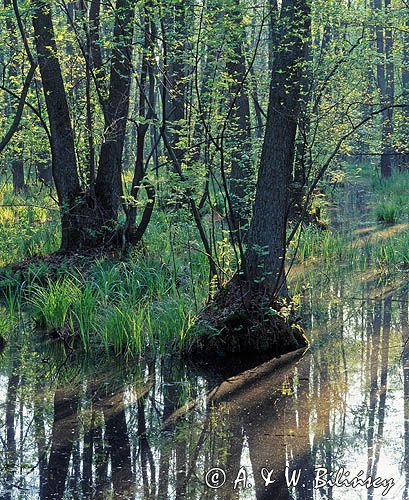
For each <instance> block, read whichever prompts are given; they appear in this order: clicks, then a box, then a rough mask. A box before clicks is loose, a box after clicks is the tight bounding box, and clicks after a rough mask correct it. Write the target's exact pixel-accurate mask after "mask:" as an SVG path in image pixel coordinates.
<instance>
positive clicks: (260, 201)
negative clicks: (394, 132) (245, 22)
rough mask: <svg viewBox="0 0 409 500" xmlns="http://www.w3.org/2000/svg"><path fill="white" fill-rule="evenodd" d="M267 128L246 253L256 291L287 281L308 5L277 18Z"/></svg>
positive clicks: (295, 2)
mask: <svg viewBox="0 0 409 500" xmlns="http://www.w3.org/2000/svg"><path fill="white" fill-rule="evenodd" d="M279 25H280V28H279V30H280V32H279V38H278V39H279V40H281V41H282V43H281V45H280V47H278V49H277V52H276V54H275V58H274V63H273V69H272V75H271V84H270V96H269V105H268V111H267V121H266V132H265V136H264V142H263V148H262V153H261V161H260V167H259V171H258V180H257V187H256V198H255V203H254V210H253V215H252V219H251V223H250V229H249V234H248V249H247V252H246V254H245V273H246V279H247V281H248V283H249V284H250V286H251V287H252V288H253V289H254V290H257V292H262V293H265V292H266V293H267V294H268V295H270V296H271V295H272V294H275V293H276V292H277V290H278V288H279V287H280V286H282V285H283V280H284V259H285V253H286V226H287V216H288V196H289V188H290V182H291V172H292V169H293V161H294V153H295V134H296V130H297V120H298V116H299V112H300V110H299V97H300V81H301V65H302V63H303V61H304V58H305V42H304V40H305V38H306V36H307V35H308V33H309V25H310V15H309V5H308V2H307V1H305V0H285V1H284V2H283V5H282V10H281V19H280V21H279Z"/></svg>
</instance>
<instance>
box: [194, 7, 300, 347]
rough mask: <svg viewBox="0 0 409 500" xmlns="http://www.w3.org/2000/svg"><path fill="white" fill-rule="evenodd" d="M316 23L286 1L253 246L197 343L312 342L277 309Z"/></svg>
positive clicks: (205, 316) (211, 309) (206, 316)
mask: <svg viewBox="0 0 409 500" xmlns="http://www.w3.org/2000/svg"><path fill="white" fill-rule="evenodd" d="M309 27H310V7H309V2H308V0H284V1H283V3H282V7H281V13H280V19H279V21H278V23H277V30H278V33H277V38H276V40H279V45H278V46H277V47H276V48H275V51H274V62H273V66H272V71H271V80H270V94H269V102H268V111H267V119H266V131H265V136H264V142H263V147H262V152H261V159H260V164H259V168H258V178H257V185H256V195H255V202H254V206H253V212H252V216H251V221H250V227H249V232H248V237H247V250H246V252H245V254H244V258H243V262H242V263H241V267H240V270H239V272H238V273H237V274H236V276H235V277H234V278H233V279H232V280H231V281H230V282H229V283H228V284H227V285H226V286H225V287H224V288H223V289H222V290H221V291H220V292H219V293H218V294H217V295H216V296H215V298H214V300H213V301H212V302H210V304H209V305H208V307H207V308H206V309H205V310H204V311H203V313H202V322H203V324H205V325H206V326H207V327H209V326H210V327H213V328H216V329H217V330H219V332H221V333H220V334H219V335H210V336H208V335H204V336H203V337H202V338H201V340H200V341H199V342H198V344H197V345H196V344H195V345H194V346H193V350H196V349H197V350H200V351H201V352H203V351H208V352H210V351H219V352H220V351H225V352H230V353H240V352H241V353H249V352H251V351H253V352H266V351H268V352H272V351H275V352H285V351H290V350H292V349H295V348H297V347H302V346H303V345H305V344H306V340H305V337H304V336H303V334H302V332H301V331H300V330H299V329H298V328H297V327H293V326H291V325H289V324H288V323H286V321H285V320H284V319H283V318H282V316H280V314H278V312H279V310H280V308H281V307H282V297H283V296H285V295H286V283H285V269H284V262H285V255H286V247H287V231H286V229H287V220H288V206H289V191H290V184H291V174H292V170H293V162H294V153H295V137H296V130H297V120H298V116H299V112H300V109H299V108H300V105H299V103H300V92H301V78H302V70H303V65H304V61H305V51H306V41H307V38H308V34H309V32H310V30H309Z"/></svg>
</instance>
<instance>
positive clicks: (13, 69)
mask: <svg viewBox="0 0 409 500" xmlns="http://www.w3.org/2000/svg"><path fill="white" fill-rule="evenodd" d="M10 6H11V1H10V0H4V7H6V8H9V7H10ZM6 27H7V31H8V33H9V34H10V41H11V45H12V46H13V47H17V46H18V45H17V37H16V36H15V27H14V26H13V23H12V21H11V18H10V17H6ZM10 57H13V54H10ZM9 68H10V69H9V76H10V78H11V81H17V77H18V66H17V64H16V62H15V61H13V60H11V61H10V64H9ZM13 108H14V107H13V106H12V104H11V102H10V104H9V112H10V116H12V115H14V114H15V110H14V109H13ZM11 172H12V175H13V191H14V194H18V193H21V192H22V191H24V189H25V187H26V186H25V179H24V160H23V158H22V144H21V142H20V144H19V146H18V147H17V148H15V147H14V148H12V150H11Z"/></svg>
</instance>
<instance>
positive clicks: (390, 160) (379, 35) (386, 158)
mask: <svg viewBox="0 0 409 500" xmlns="http://www.w3.org/2000/svg"><path fill="white" fill-rule="evenodd" d="M374 8H375V10H376V11H379V12H382V11H384V12H389V10H390V0H385V3H384V4H383V1H382V0H374ZM392 48H393V35H392V30H391V29H390V28H389V27H387V28H386V29H385V30H384V29H383V27H382V26H379V25H378V26H377V27H376V51H377V53H378V57H379V58H380V61H379V62H378V64H377V80H378V88H379V95H380V99H381V102H382V105H383V106H385V105H388V106H389V105H391V104H393V100H394V92H395V91H394V86H395V84H394V65H393V60H392V57H393V56H392ZM381 117H382V144H381V148H382V154H381V176H382V177H389V176H390V175H391V174H392V170H393V166H394V162H395V151H394V148H393V145H392V133H393V108H392V107H390V108H389V109H387V110H385V111H384V112H383V113H382V115H381Z"/></svg>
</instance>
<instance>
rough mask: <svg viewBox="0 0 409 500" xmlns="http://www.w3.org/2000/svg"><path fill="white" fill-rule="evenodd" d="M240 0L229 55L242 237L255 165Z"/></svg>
mask: <svg viewBox="0 0 409 500" xmlns="http://www.w3.org/2000/svg"><path fill="white" fill-rule="evenodd" d="M239 1H240V0H235V1H234V6H233V12H232V13H231V16H232V17H233V20H234V21H235V24H237V25H238V26H239V28H238V29H239V30H240V33H238V32H237V28H236V27H235V28H234V31H233V36H234V40H233V47H232V53H233V54H234V55H233V58H229V60H228V61H227V64H226V69H227V73H228V75H229V77H230V78H231V82H232V83H231V85H230V89H229V90H230V96H231V103H230V106H231V108H230V117H229V119H230V131H229V134H230V135H231V140H230V141H228V142H229V143H230V146H231V149H232V156H231V173H230V196H231V203H232V212H233V213H232V214H231V218H232V226H233V228H234V230H235V232H238V236H239V237H242V236H243V235H244V234H245V230H246V226H247V224H248V222H249V218H250V200H249V192H250V191H251V189H250V186H251V181H252V168H251V167H252V165H251V132H250V126H251V125H250V103H249V96H248V91H247V86H246V82H245V79H246V76H247V74H246V61H245V57H244V51H243V43H244V42H245V33H244V28H243V27H242V26H241V25H242V22H243V19H242V17H243V16H242V14H241V12H240V3H239Z"/></svg>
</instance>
